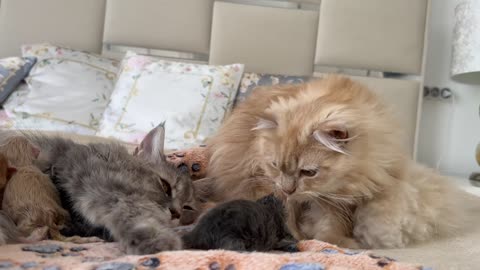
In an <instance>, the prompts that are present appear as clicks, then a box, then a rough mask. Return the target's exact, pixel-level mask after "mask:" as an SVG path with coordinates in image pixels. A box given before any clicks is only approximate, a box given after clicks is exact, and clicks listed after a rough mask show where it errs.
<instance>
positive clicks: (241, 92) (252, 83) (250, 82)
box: [233, 72, 310, 107]
mask: <svg viewBox="0 0 480 270" xmlns="http://www.w3.org/2000/svg"><path fill="white" fill-rule="evenodd" d="M309 79H310V78H309V77H306V76H305V77H302V76H287V75H273V74H262V73H248V72H246V73H244V74H243V77H242V80H241V82H240V87H239V89H238V92H237V95H236V97H235V99H234V101H233V106H234V107H235V106H236V105H238V104H239V103H241V102H242V101H244V100H245V99H246V98H247V97H248V96H249V95H250V94H251V93H252V91H253V90H254V89H255V88H257V87H259V86H270V85H277V84H297V83H304V82H307V81H308V80H309Z"/></svg>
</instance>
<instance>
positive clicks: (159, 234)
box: [124, 228, 182, 255]
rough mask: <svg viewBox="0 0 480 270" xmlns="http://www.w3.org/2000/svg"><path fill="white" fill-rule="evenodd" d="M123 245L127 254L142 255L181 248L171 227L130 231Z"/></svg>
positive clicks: (180, 242) (178, 239) (180, 243)
mask: <svg viewBox="0 0 480 270" xmlns="http://www.w3.org/2000/svg"><path fill="white" fill-rule="evenodd" d="M124 245H125V248H126V251H127V253H128V254H139V255H144V254H155V253H158V252H161V251H168V250H179V249H181V248H182V241H181V239H180V237H179V236H178V235H177V234H176V233H175V232H173V230H171V229H168V228H163V229H155V228H144V229H141V230H139V229H137V230H135V231H132V232H131V233H130V236H129V237H128V239H126V241H124Z"/></svg>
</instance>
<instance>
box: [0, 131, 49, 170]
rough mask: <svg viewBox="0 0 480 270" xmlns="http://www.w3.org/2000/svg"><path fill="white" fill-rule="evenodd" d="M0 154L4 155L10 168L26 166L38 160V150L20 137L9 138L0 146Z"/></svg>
mask: <svg viewBox="0 0 480 270" xmlns="http://www.w3.org/2000/svg"><path fill="white" fill-rule="evenodd" d="M0 153H2V154H4V155H5V156H6V157H7V158H8V161H9V162H10V164H12V166H28V165H32V164H33V161H34V160H36V159H37V158H38V155H39V154H40V150H39V149H38V148H37V147H35V146H34V145H32V144H31V143H30V142H29V141H28V140H26V139H25V138H23V137H21V136H14V137H10V138H8V139H7V140H6V142H5V143H4V144H3V145H0Z"/></svg>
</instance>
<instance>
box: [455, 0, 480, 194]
mask: <svg viewBox="0 0 480 270" xmlns="http://www.w3.org/2000/svg"><path fill="white" fill-rule="evenodd" d="M451 75H452V79H453V80H455V81H458V82H462V83H467V84H478V85H479V86H480V0H467V1H463V2H461V3H460V4H458V5H457V7H456V8H455V27H454V32H453V51H452V64H451ZM479 113H480V111H479ZM479 139H480V138H479ZM476 159H477V163H478V164H479V165H480V143H479V144H478V145H477V148H476ZM470 182H471V183H472V184H473V185H476V186H480V172H477V173H475V172H474V173H472V174H471V175H470Z"/></svg>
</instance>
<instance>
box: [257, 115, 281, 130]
mask: <svg viewBox="0 0 480 270" xmlns="http://www.w3.org/2000/svg"><path fill="white" fill-rule="evenodd" d="M277 126H278V124H277V123H276V122H275V121H272V120H268V119H265V118H258V121H257V124H256V125H255V127H253V128H252V130H262V129H272V128H276V127H277Z"/></svg>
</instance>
